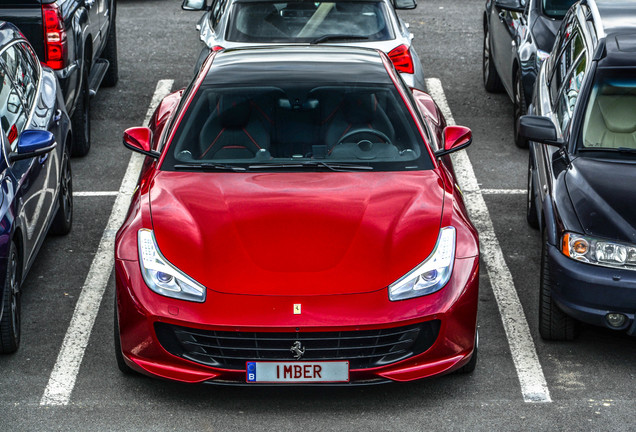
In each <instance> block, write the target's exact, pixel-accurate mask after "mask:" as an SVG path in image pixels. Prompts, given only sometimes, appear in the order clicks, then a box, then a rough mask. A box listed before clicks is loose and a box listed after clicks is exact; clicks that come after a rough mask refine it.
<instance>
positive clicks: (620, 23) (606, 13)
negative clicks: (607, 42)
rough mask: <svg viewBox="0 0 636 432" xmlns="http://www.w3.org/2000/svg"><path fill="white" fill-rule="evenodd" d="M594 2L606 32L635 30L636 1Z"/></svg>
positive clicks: (606, 0) (599, 0)
mask: <svg viewBox="0 0 636 432" xmlns="http://www.w3.org/2000/svg"><path fill="white" fill-rule="evenodd" d="M595 3H596V7H597V9H598V12H599V15H600V16H601V22H602V23H603V29H604V30H605V33H606V34H610V33H615V34H617V33H635V32H636V2H634V1H633V0H596V2H595Z"/></svg>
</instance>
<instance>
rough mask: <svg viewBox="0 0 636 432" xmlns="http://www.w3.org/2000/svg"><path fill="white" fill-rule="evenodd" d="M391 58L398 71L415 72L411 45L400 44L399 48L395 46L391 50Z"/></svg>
mask: <svg viewBox="0 0 636 432" xmlns="http://www.w3.org/2000/svg"><path fill="white" fill-rule="evenodd" d="M389 58H390V59H391V61H392V62H393V66H395V69H397V70H398V72H406V73H410V74H412V73H413V58H412V57H411V52H410V51H409V47H407V46H406V45H400V46H398V47H397V48H393V49H392V50H391V51H390V52H389Z"/></svg>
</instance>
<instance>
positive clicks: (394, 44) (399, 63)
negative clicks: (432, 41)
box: [182, 0, 425, 89]
mask: <svg viewBox="0 0 636 432" xmlns="http://www.w3.org/2000/svg"><path fill="white" fill-rule="evenodd" d="M416 6H417V3H416V1H415V0H346V1H336V2H329V3H327V2H316V1H306V0H291V1H284V0H212V2H211V4H208V1H207V0H184V1H183V4H182V7H183V9H185V10H194V11H205V14H204V15H203V16H202V17H201V19H200V20H199V23H198V24H197V30H199V32H200V38H201V41H202V42H203V43H204V45H205V46H204V47H203V50H202V51H201V55H200V56H199V60H198V62H197V69H198V67H200V65H201V64H202V63H203V60H204V59H205V57H207V55H208V54H209V52H210V50H220V49H226V48H237V47H245V46H254V45H276V44H280V45H290V44H302V45H310V44H329V45H345V46H360V47H366V48H375V49H379V50H381V51H384V52H385V53H387V54H388V56H389V57H390V58H391V60H392V62H393V64H394V65H395V67H396V69H397V70H398V71H399V72H400V75H401V77H402V79H403V80H404V81H405V83H406V84H407V85H408V86H410V87H414V88H419V89H423V88H425V87H424V74H423V71H422V65H421V63H420V59H419V57H418V55H417V53H416V52H415V50H414V49H413V46H412V44H411V41H412V39H413V34H412V33H411V32H410V31H409V29H408V24H407V23H405V22H404V21H402V19H400V17H398V15H397V13H396V12H395V10H396V9H414V8H415V7H416Z"/></svg>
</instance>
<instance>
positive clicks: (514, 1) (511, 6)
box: [495, 0, 526, 12]
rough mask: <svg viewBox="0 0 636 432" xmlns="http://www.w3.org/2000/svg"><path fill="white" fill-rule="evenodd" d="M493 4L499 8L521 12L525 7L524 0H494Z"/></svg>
mask: <svg viewBox="0 0 636 432" xmlns="http://www.w3.org/2000/svg"><path fill="white" fill-rule="evenodd" d="M495 6H496V7H498V8H501V9H508V10H512V11H518V12H521V11H523V10H524V9H525V8H526V1H525V0H495Z"/></svg>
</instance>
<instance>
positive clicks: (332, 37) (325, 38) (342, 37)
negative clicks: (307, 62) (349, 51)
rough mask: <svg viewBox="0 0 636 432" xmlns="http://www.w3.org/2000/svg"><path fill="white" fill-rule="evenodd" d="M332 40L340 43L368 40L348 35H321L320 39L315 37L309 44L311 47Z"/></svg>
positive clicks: (365, 37)
mask: <svg viewBox="0 0 636 432" xmlns="http://www.w3.org/2000/svg"><path fill="white" fill-rule="evenodd" d="M334 40H336V41H337V40H341V41H348V40H356V41H359V40H369V38H368V37H367V36H355V35H348V34H326V35H322V36H320V37H317V38H316V39H314V40H312V41H311V42H309V43H310V44H312V45H315V44H319V43H322V42H327V41H334Z"/></svg>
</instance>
